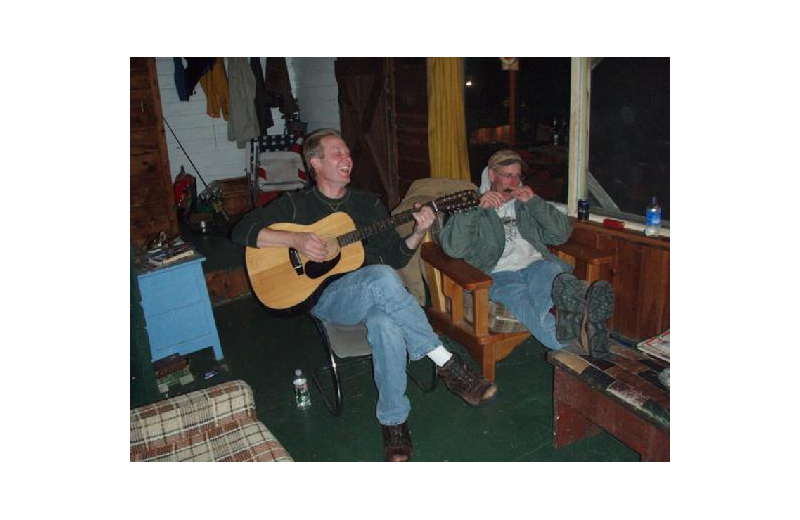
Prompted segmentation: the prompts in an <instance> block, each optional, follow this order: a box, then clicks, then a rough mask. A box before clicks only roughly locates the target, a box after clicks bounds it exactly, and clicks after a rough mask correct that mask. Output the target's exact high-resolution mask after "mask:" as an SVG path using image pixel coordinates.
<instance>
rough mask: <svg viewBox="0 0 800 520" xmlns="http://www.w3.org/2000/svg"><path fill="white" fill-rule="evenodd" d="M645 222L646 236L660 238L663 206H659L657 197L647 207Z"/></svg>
mask: <svg viewBox="0 0 800 520" xmlns="http://www.w3.org/2000/svg"><path fill="white" fill-rule="evenodd" d="M644 220H645V228H644V234H645V235H647V236H649V237H654V236H658V233H659V231H660V230H661V206H659V205H658V201H657V200H656V198H655V197H653V200H652V201H651V202H650V205H649V206H647V211H646V213H645V216H644Z"/></svg>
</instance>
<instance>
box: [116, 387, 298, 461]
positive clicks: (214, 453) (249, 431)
mask: <svg viewBox="0 0 800 520" xmlns="http://www.w3.org/2000/svg"><path fill="white" fill-rule="evenodd" d="M130 428H131V437H130V458H131V460H132V461H133V460H291V458H290V457H289V455H288V453H286V450H284V449H283V447H282V446H281V445H280V443H278V441H277V440H275V437H274V436H273V435H272V433H271V432H270V431H269V430H268V429H267V428H266V427H265V426H264V425H263V424H261V423H259V422H258V419H257V417H256V410H255V404H254V401H253V391H252V390H251V389H250V386H248V385H247V383H245V382H244V381H230V382H227V383H222V384H219V385H215V386H213V387H211V388H207V389H205V390H198V391H195V392H190V393H188V394H185V395H181V396H177V397H173V398H170V399H166V400H164V401H160V402H157V403H153V404H150V405H146V406H142V407H139V408H135V409H133V410H131V411H130Z"/></svg>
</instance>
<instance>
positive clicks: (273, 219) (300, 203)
mask: <svg viewBox="0 0 800 520" xmlns="http://www.w3.org/2000/svg"><path fill="white" fill-rule="evenodd" d="M335 211H342V212H344V213H347V214H348V215H350V218H352V219H353V222H354V223H355V225H356V227H357V228H362V227H364V226H366V225H368V224H372V223H374V222H377V221H379V220H383V219H386V218H389V212H388V211H387V210H386V207H385V206H384V205H383V203H382V202H381V200H380V199H379V198H378V196H377V195H375V194H373V193H368V192H365V191H359V190H355V189H352V188H347V194H346V195H345V196H344V197H343V198H341V199H329V198H328V197H326V196H325V195H323V194H322V193H321V192H320V191H319V190H318V189H317V187H316V186H313V187H310V188H306V189H303V190H299V191H287V192H286V193H284V194H283V195H282V196H280V197H279V198H278V199H276V200H275V201H273V202H271V203H269V204H267V205H266V206H263V207H261V208H257V209H254V210H253V211H251V212H249V213H248V214H246V215H245V216H244V217H242V220H240V221H239V223H238V224H236V226H235V227H234V228H233V231H232V232H231V239H232V240H233V241H234V242H236V243H237V244H242V245H245V246H251V247H255V246H256V239H257V238H258V232H259V231H261V228H264V227H266V226H269V225H270V224H275V223H278V222H292V223H295V224H301V225H308V224H313V223H314V222H316V221H318V220H319V219H321V218H323V217H327V216H328V215H330V214H331V213H334V212H335ZM413 255H414V250H412V249H409V248H408V246H407V245H406V241H405V239H403V238H401V237H400V235H399V234H398V233H397V231H396V230H395V229H394V228H389V229H387V230H386V231H384V232H382V233H379V234H377V235H373V236H371V237H369V238H367V239H366V240H364V265H371V264H386V265H389V266H391V267H393V268H395V269H400V268H401V267H403V266H405V265H406V264H407V263H408V261H409V260H410V259H411V257H412V256H413Z"/></svg>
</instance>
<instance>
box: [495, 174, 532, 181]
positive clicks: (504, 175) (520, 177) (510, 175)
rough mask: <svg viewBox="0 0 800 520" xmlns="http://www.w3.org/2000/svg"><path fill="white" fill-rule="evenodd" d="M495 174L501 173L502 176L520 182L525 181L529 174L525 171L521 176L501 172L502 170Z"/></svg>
mask: <svg viewBox="0 0 800 520" xmlns="http://www.w3.org/2000/svg"><path fill="white" fill-rule="evenodd" d="M494 174H495V175H499V176H500V177H502V178H504V179H506V180H518V181H519V182H521V183H522V182H525V181H526V180H527V179H528V176H527V175H525V174H524V173H523V174H522V175H520V176H519V177H518V176H516V175H514V174H513V173H501V172H494Z"/></svg>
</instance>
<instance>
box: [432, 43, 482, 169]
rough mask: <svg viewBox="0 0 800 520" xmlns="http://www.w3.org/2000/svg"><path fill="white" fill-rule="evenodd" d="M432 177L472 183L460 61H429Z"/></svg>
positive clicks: (449, 59) (456, 59)
mask: <svg viewBox="0 0 800 520" xmlns="http://www.w3.org/2000/svg"><path fill="white" fill-rule="evenodd" d="M426 61H427V69H428V154H429V155H430V159H431V177H443V178H450V179H461V180H466V181H469V180H470V178H471V177H470V173H469V159H468V158H467V123H466V120H465V117H464V74H463V64H462V63H463V62H462V59H461V58H427V60H426Z"/></svg>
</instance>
